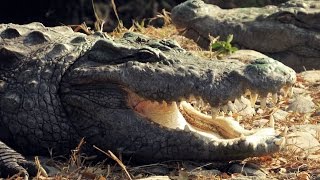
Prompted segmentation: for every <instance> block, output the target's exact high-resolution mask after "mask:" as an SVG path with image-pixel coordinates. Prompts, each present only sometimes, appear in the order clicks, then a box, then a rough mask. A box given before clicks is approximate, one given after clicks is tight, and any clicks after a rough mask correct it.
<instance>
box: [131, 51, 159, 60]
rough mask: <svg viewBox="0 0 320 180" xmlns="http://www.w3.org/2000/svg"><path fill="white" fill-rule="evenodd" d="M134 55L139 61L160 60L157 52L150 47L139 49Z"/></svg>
mask: <svg viewBox="0 0 320 180" xmlns="http://www.w3.org/2000/svg"><path fill="white" fill-rule="evenodd" d="M136 56H137V58H138V59H139V61H140V62H156V61H159V60H160V58H159V55H158V53H157V52H155V51H153V50H150V49H140V50H139V51H138V52H137V54H136Z"/></svg>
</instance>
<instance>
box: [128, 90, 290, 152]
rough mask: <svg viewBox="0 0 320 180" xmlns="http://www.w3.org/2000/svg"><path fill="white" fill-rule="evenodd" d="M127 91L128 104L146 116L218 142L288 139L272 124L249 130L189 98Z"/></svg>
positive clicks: (155, 121) (256, 141)
mask: <svg viewBox="0 0 320 180" xmlns="http://www.w3.org/2000/svg"><path fill="white" fill-rule="evenodd" d="M127 92H128V105H129V107H131V108H132V109H133V110H134V111H135V112H136V113H138V114H139V115H140V116H142V117H143V118H145V119H148V120H150V121H151V122H153V123H156V124H158V125H160V126H162V127H166V128H170V129H180V130H184V131H187V132H190V131H191V132H195V133H197V134H199V135H201V136H204V137H206V138H209V139H211V140H213V141H216V142H218V143H221V142H222V143H236V142H239V141H246V142H247V143H248V144H251V145H253V146H257V145H261V144H265V142H266V141H268V139H273V141H274V143H276V144H277V145H278V146H283V145H284V143H285V137H280V136H279V134H280V133H277V132H276V131H275V130H274V128H273V127H269V128H261V129H256V130H246V129H244V128H243V127H242V126H241V125H240V124H239V122H238V121H236V120H235V119H234V118H233V117H230V116H224V115H220V116H211V115H207V114H204V113H202V112H200V111H198V110H196V109H195V108H194V107H193V106H192V105H191V104H190V103H188V102H186V101H180V102H165V101H163V102H157V101H150V100H146V99H144V98H142V97H140V96H139V95H137V94H135V93H133V92H130V91H127ZM212 114H213V113H212ZM271 124H272V123H271Z"/></svg>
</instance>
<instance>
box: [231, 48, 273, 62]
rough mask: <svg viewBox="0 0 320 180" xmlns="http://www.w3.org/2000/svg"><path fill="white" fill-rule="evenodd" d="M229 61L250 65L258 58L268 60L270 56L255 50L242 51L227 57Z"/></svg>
mask: <svg viewBox="0 0 320 180" xmlns="http://www.w3.org/2000/svg"><path fill="white" fill-rule="evenodd" d="M226 58H227V59H236V60H239V61H241V62H244V63H249V62H250V61H252V60H255V59H258V58H268V56H266V55H264V54H262V53H260V52H258V51H254V50H247V49H241V50H238V51H236V52H234V53H232V54H230V55H228V56H227V57H226Z"/></svg>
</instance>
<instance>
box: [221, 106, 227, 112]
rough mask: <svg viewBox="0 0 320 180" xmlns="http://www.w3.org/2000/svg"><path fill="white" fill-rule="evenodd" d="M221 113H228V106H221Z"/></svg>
mask: <svg viewBox="0 0 320 180" xmlns="http://www.w3.org/2000/svg"><path fill="white" fill-rule="evenodd" d="M222 111H223V112H224V113H226V112H228V106H227V105H224V106H222Z"/></svg>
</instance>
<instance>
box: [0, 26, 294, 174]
mask: <svg viewBox="0 0 320 180" xmlns="http://www.w3.org/2000/svg"><path fill="white" fill-rule="evenodd" d="M0 37H1V38H0V107H1V108H0V142H1V141H2V142H1V143H0V167H1V169H0V173H2V174H1V176H4V175H6V174H13V173H17V172H19V171H20V170H23V172H25V174H27V171H25V170H26V169H29V172H32V168H27V167H30V163H28V162H27V161H25V160H24V158H23V157H22V156H21V155H20V154H19V153H22V154H24V155H48V154H49V151H51V152H53V154H56V155H57V154H68V153H69V152H70V150H71V149H73V148H74V147H76V145H77V143H78V142H79V141H80V139H81V138H83V137H84V138H85V140H86V142H87V144H86V146H85V147H84V151H86V152H87V153H93V154H95V153H97V152H96V151H95V150H94V149H93V148H92V145H96V146H98V147H100V148H102V149H110V150H111V151H113V152H120V153H122V154H123V156H124V157H131V158H132V159H133V160H138V161H160V160H168V159H170V160H173V159H179V160H183V159H188V160H205V161H211V160H231V159H243V158H246V157H250V156H261V155H265V154H270V153H274V152H277V151H278V150H279V149H280V147H281V143H279V142H282V140H283V139H284V138H282V137H281V136H278V135H277V134H276V133H275V131H274V130H273V129H272V128H264V129H259V130H257V131H254V132H252V131H248V130H244V129H243V128H242V127H241V126H239V125H238V124H237V122H235V121H234V120H232V118H231V117H220V116H218V117H216V116H214V115H212V119H211V116H210V119H211V120H212V121H210V120H209V121H208V122H205V120H204V119H206V118H208V117H207V115H203V114H201V113H200V112H196V111H194V110H193V109H192V107H191V106H189V104H188V103H187V102H185V101H184V100H185V99H188V98H189V97H191V96H195V97H200V98H201V99H202V100H203V101H205V102H206V103H208V104H209V105H210V106H211V107H213V108H214V107H219V106H221V105H224V104H226V103H227V102H228V101H230V100H234V99H235V98H239V97H240V96H241V95H243V94H244V93H245V92H246V91H248V90H250V91H251V92H252V93H255V94H260V95H261V96H262V97H264V96H266V95H267V93H277V92H278V91H279V90H280V88H282V87H288V86H291V85H292V84H293V83H294V82H295V80H296V77H295V72H294V71H293V70H292V69H291V68H288V67H286V66H284V65H283V64H281V63H279V62H278V61H275V60H273V59H271V58H264V59H256V60H252V61H251V62H250V63H249V64H244V63H242V62H239V61H236V60H222V61H211V60H204V59H203V58H199V57H197V56H194V55H192V54H191V53H189V52H186V51H185V50H184V49H182V48H181V47H180V46H179V45H178V44H177V43H176V42H175V41H170V40H156V39H151V38H148V37H145V36H142V35H138V34H135V33H126V34H125V35H124V37H123V38H120V39H115V40H111V39H110V38H107V37H105V36H104V35H103V34H99V33H98V34H95V35H90V36H86V35H84V34H81V33H75V32H73V31H72V30H71V29H70V28H68V27H63V26H61V27H53V28H48V27H44V26H43V25H42V24H40V23H31V24H27V25H15V24H1V25H0ZM179 102H180V105H179ZM179 109H180V110H181V111H184V113H182V114H187V115H188V116H189V117H191V118H193V119H197V118H198V119H199V121H203V122H204V123H203V124H205V125H206V127H209V128H211V129H214V128H215V129H216V130H215V132H213V131H212V132H211V131H205V130H201V129H199V128H195V127H193V126H192V125H190V123H188V122H187V121H186V120H185V119H184V118H183V117H182V115H181V113H180V111H179ZM190 109H191V110H190ZM199 114H200V115H199ZM212 114H214V113H213V112H212ZM200 116H201V117H200ZM195 122H196V123H197V121H195ZM229 129H231V131H229ZM215 134H217V136H215ZM219 134H220V135H219ZM9 147H11V148H12V149H15V150H16V151H17V152H19V153H17V152H16V151H14V150H12V149H11V148H9Z"/></svg>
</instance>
